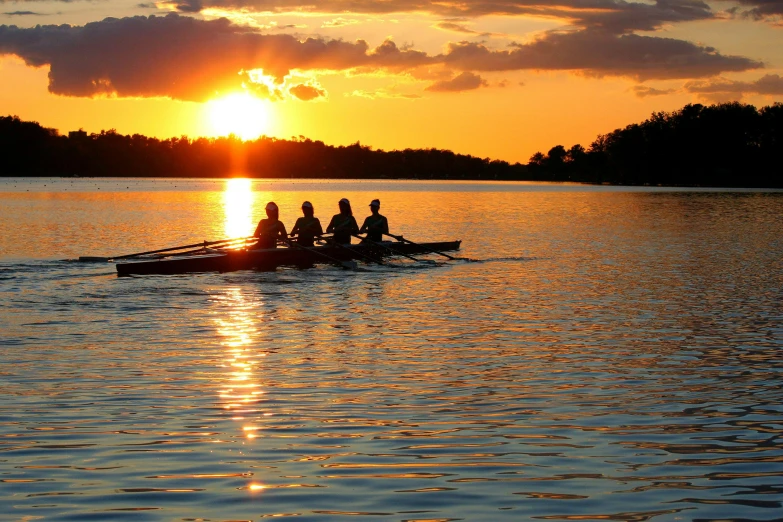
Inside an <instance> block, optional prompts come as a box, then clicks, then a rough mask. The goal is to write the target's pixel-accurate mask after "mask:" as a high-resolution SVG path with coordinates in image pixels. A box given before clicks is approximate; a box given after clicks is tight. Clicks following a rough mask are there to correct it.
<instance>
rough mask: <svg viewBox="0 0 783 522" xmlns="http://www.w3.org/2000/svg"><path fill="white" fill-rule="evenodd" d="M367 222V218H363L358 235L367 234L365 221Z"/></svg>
mask: <svg viewBox="0 0 783 522" xmlns="http://www.w3.org/2000/svg"><path fill="white" fill-rule="evenodd" d="M369 220H370V218H368V217H367V218H364V223H362V228H360V229H359V233H360V234H364V233H365V232H367V221H369Z"/></svg>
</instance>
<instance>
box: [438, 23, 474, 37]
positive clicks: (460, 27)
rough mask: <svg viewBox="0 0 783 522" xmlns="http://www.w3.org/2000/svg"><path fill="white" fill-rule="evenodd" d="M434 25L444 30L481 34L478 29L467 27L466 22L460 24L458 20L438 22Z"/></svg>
mask: <svg viewBox="0 0 783 522" xmlns="http://www.w3.org/2000/svg"><path fill="white" fill-rule="evenodd" d="M434 27H435V28H436V29H442V30H444V31H453V32H455V33H465V34H479V33H478V32H477V31H474V30H473V29H468V28H467V27H465V25H464V24H458V23H456V22H438V23H437V24H435V25H434Z"/></svg>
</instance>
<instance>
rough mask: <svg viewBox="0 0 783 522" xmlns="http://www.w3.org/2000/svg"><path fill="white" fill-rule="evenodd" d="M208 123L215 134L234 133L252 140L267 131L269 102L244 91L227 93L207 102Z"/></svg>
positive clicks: (225, 134) (226, 134) (269, 111)
mask: <svg viewBox="0 0 783 522" xmlns="http://www.w3.org/2000/svg"><path fill="white" fill-rule="evenodd" d="M207 109H208V114H209V123H210V126H211V127H212V131H213V133H214V134H215V135H217V136H228V135H229V134H234V135H235V136H237V137H239V138H242V139H243V140H254V139H256V138H258V137H259V136H261V135H262V134H264V133H266V132H268V130H269V124H270V113H271V110H270V107H269V102H268V101H266V100H261V99H259V98H256V97H255V96H253V95H251V94H249V93H246V92H236V93H232V94H227V95H226V96H223V97H221V98H217V99H214V100H210V101H209V102H207Z"/></svg>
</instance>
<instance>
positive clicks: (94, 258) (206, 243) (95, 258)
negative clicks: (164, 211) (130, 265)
mask: <svg viewBox="0 0 783 522" xmlns="http://www.w3.org/2000/svg"><path fill="white" fill-rule="evenodd" d="M249 239H252V236H251V237H238V238H234V239H221V240H219V241H203V242H201V243H193V244H192V245H182V246H177V247H169V248H161V249H159V250H149V251H147V252H136V253H135V254H124V255H121V256H109V257H98V256H81V257H80V258H79V261H87V262H90V261H104V262H105V261H109V260H115V261H116V260H117V259H129V258H131V257H139V256H146V255H149V254H160V253H161V252H173V251H175V250H184V249H186V248H196V247H206V246H209V245H219V244H223V243H231V242H234V241H241V240H244V241H247V240H249Z"/></svg>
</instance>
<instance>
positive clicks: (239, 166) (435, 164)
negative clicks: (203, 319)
mask: <svg viewBox="0 0 783 522" xmlns="http://www.w3.org/2000/svg"><path fill="white" fill-rule="evenodd" d="M782 153H783V104H781V103H775V104H773V105H771V106H767V107H763V108H762V109H757V108H756V107H754V106H753V105H747V104H742V103H738V102H733V103H724V104H718V105H711V106H703V105H700V104H689V105H686V106H685V107H683V108H682V109H680V110H678V111H674V112H671V113H666V112H658V113H653V114H652V116H651V117H650V118H649V119H647V120H645V121H644V122H642V123H635V124H632V125H628V126H627V127H625V128H623V129H616V130H614V131H612V132H610V133H608V134H604V135H600V136H598V137H597V138H596V140H595V141H594V142H593V143H592V144H591V145H590V146H589V148H587V149H586V148H584V147H583V146H582V145H578V144H577V145H574V146H572V147H571V148H570V149H566V148H565V147H564V146H562V145H557V146H555V147H552V148H551V149H550V150H549V151H548V152H547V154H543V153H542V152H537V153H536V154H534V155H533V156H532V157H531V158H530V161H529V163H528V164H527V165H524V164H520V163H514V164H509V163H508V162H505V161H500V160H490V159H489V158H478V157H474V156H469V155H463V154H456V153H454V152H452V151H449V150H441V149H435V148H431V149H405V150H393V151H388V152H387V151H383V150H373V149H372V148H371V147H368V146H365V145H362V144H361V143H359V142H357V143H354V144H352V145H348V146H331V145H326V144H324V143H323V142H322V141H313V140H310V139H307V138H305V137H304V136H300V137H298V138H292V139H290V140H284V139H277V138H270V137H261V138H259V139H257V140H253V141H243V140H241V139H239V138H237V137H235V136H228V137H223V138H212V139H209V138H197V139H190V138H188V137H186V136H183V137H180V138H170V139H166V140H160V139H157V138H149V137H146V136H142V135H140V134H134V135H122V134H119V133H117V132H116V131H115V130H113V129H112V130H108V131H101V132H100V133H98V134H95V133H92V134H88V133H86V132H84V131H82V130H79V131H72V132H70V133H68V135H67V136H65V135H60V134H59V133H58V132H57V131H56V130H54V129H48V128H45V127H43V126H41V125H39V124H38V123H36V122H26V121H21V120H20V119H19V118H18V117H15V116H6V117H0V154H1V155H2V156H0V158H2V159H0V175H3V176H99V177H103V176H117V177H225V176H231V175H236V174H237V173H241V174H242V175H245V176H250V177H258V178H330V179H346V178H351V179H384V178H385V179H394V178H407V179H470V180H482V179H486V180H529V181H574V182H585V183H608V184H622V185H675V186H677V185H679V186H724V187H733V186H736V187H739V186H742V187H783V169H781V168H780V157H781V154H782Z"/></svg>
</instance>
